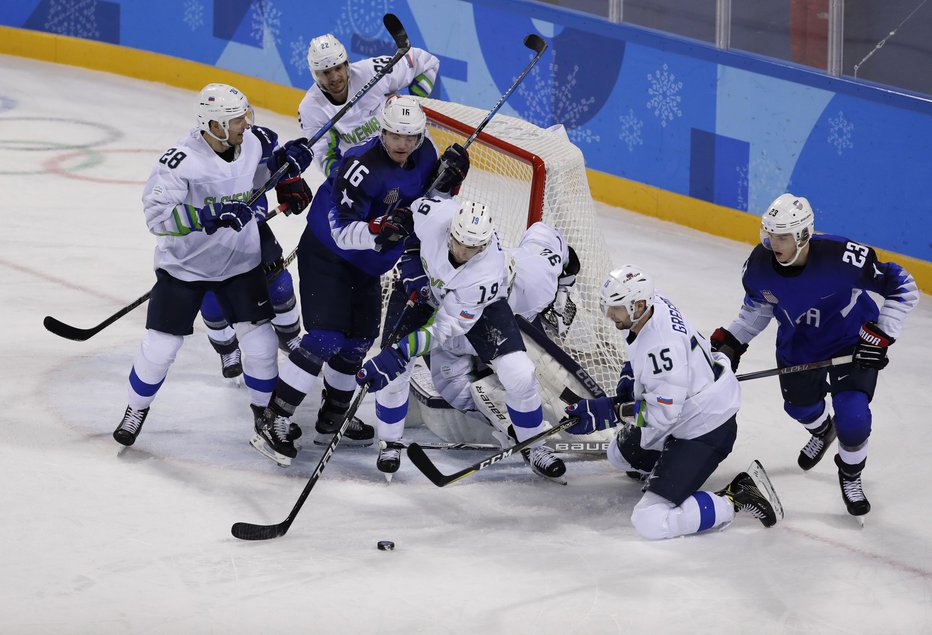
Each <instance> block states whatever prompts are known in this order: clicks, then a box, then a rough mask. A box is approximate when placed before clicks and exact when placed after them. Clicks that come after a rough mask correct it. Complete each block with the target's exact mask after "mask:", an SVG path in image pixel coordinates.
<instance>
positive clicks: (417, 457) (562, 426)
mask: <svg viewBox="0 0 932 635" xmlns="http://www.w3.org/2000/svg"><path fill="white" fill-rule="evenodd" d="M577 421H579V417H570V418H569V419H565V420H563V421H561V422H560V423H558V424H557V425H556V427H554V428H550V429H548V430H544V431H542V432H538V433H537V434H535V435H534V436H533V437H531V438H529V439H525V440H524V441H522V442H521V443H518V444H517V445H513V446H511V447H510V448H505V449H504V450H502V451H501V452H498V453H496V454H493V455H492V456H490V457H487V458H485V459H483V460H481V461H479V462H478V463H473V464H472V465H470V466H469V467H467V468H463V469H462V470H460V471H459V472H454V473H453V474H444V473H443V472H441V471H440V470H439V469H437V466H436V465H434V463H433V461H431V460H430V459H429V458H428V457H427V454H426V453H425V452H424V450H423V449H422V448H421V446H420V444H418V443H412V444H410V445H409V446H408V450H407V453H408V458H409V459H411V462H412V463H414V466H415V467H416V468H417V469H418V470H420V471H421V474H423V475H424V476H426V477H427V478H428V479H430V482H431V483H433V484H434V485H436V486H437V487H444V486H446V485H449V484H450V483H452V482H453V481H458V480H460V479H461V478H465V477H467V476H469V475H470V474H474V473H476V472H478V471H480V470H484V469H485V468H487V467H489V466H491V465H495V464H496V463H498V462H499V461H502V460H504V459H507V458H508V457H509V456H511V455H512V454H514V453H515V452H520V451H521V450H523V449H525V448H528V447H530V446H532V445H534V444H535V443H536V442H537V441H540V440H542V439H546V438H547V437H549V436H552V435H554V434H557V433H559V432H562V431H563V430H566V429H567V428H569V427H572V426H573V425H574V424H575V423H576V422H577Z"/></svg>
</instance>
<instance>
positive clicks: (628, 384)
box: [615, 362, 634, 401]
mask: <svg viewBox="0 0 932 635" xmlns="http://www.w3.org/2000/svg"><path fill="white" fill-rule="evenodd" d="M615 395H616V401H634V371H633V370H631V362H625V365H624V366H622V367H621V377H619V378H618V385H617V386H616V387H615Z"/></svg>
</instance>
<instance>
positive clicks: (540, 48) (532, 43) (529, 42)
mask: <svg viewBox="0 0 932 635" xmlns="http://www.w3.org/2000/svg"><path fill="white" fill-rule="evenodd" d="M524 45H525V46H526V47H528V48H529V49H532V50H533V51H534V52H535V55H534V58H533V59H532V60H531V62H530V63H529V64H528V65H527V66H526V67H525V69H524V71H522V72H521V74H520V75H518V78H517V79H516V80H515V81H514V82H512V84H511V86H509V87H508V90H506V91H505V93H504V94H503V95H502V96H501V98H500V99H499V100H498V103H496V104H495V105H494V106H492V109H491V110H490V111H489V112H488V113H487V114H486V116H485V118H484V119H483V120H482V121H481V122H479V125H478V126H476V129H475V130H473V133H472V134H471V135H469V137H468V138H467V139H466V141H465V142H464V143H463V149H464V150H466V149H468V148H469V146H470V145H472V142H473V141H475V140H476V137H478V136H479V133H480V132H482V130H483V129H484V128H485V127H486V126H487V125H488V124H489V122H490V121H491V120H492V117H494V116H495V113H497V112H498V110H499V109H500V108H501V107H502V105H503V104H504V103H505V101H506V100H507V99H508V97H509V96H511V93H513V92H514V90H515V89H516V88H517V87H518V85H519V84H520V83H521V82H522V81H523V80H524V78H525V77H526V76H527V74H528V73H530V72H531V69H532V68H534V65H535V64H537V62H538V61H539V60H540V58H541V56H542V55H543V54H544V51H546V50H547V43H546V42H545V41H544V40H543V38H541V37H540V36H539V35H535V34H533V33H531V34H530V35H527V36H525V38H524ZM446 167H447V166H446V162H445V161H442V162H441V165H440V169H439V170H437V178H435V179H434V182H433V183H431V185H430V187H429V188H427V191H428V192H431V191H433V189H434V188H435V187H437V183H439V182H440V175H441V174H442V173H443V170H444V168H446Z"/></svg>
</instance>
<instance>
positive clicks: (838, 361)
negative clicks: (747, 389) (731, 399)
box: [737, 355, 854, 381]
mask: <svg viewBox="0 0 932 635" xmlns="http://www.w3.org/2000/svg"><path fill="white" fill-rule="evenodd" d="M852 361H854V356H853V355H843V356H841V357H833V358H832V359H823V360H822V361H820V362H809V363H807V364H796V365H795V366H784V367H782V368H771V369H769V370H759V371H757V372H754V373H744V374H742V375H738V376H737V377H738V381H747V380H749V379H760V378H761V377H773V376H774V375H789V374H791V373H801V372H803V371H807V370H815V369H817V368H825V367H826V366H842V365H844V364H850V363H851V362H852Z"/></svg>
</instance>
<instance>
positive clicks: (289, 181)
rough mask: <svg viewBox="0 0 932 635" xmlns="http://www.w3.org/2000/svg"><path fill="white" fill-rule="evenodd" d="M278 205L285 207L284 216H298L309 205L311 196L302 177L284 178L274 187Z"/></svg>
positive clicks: (309, 189)
mask: <svg viewBox="0 0 932 635" xmlns="http://www.w3.org/2000/svg"><path fill="white" fill-rule="evenodd" d="M275 194H276V195H277V196H278V203H279V205H284V206H285V210H284V211H285V213H286V214H300V213H301V212H303V211H304V210H305V209H307V206H308V205H310V204H311V199H312V198H313V194H312V193H311V188H310V187H308V185H307V181H305V180H304V179H303V178H302V177H300V176H298V177H292V178H287V177H286V178H284V179H282V180H281V181H279V182H278V185H276V186H275Z"/></svg>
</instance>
